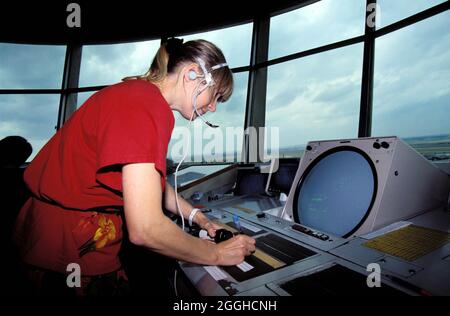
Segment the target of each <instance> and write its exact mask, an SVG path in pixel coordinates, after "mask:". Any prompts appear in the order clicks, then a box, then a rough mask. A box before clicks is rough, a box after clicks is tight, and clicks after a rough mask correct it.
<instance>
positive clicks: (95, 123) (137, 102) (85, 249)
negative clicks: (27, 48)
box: [14, 80, 174, 275]
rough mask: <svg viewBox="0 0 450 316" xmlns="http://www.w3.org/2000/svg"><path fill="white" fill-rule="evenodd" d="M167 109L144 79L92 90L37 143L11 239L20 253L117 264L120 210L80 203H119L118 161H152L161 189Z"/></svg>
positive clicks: (59, 263)
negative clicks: (51, 133)
mask: <svg viewBox="0 0 450 316" xmlns="http://www.w3.org/2000/svg"><path fill="white" fill-rule="evenodd" d="M173 125H174V117H173V113H172V111H171V109H170V107H169V104H168V103H167V102H166V101H165V99H164V98H163V96H162V95H161V93H160V91H159V89H158V88H157V87H156V86H155V85H153V84H151V83H149V82H147V81H143V80H130V81H126V82H122V83H119V84H116V85H113V86H110V87H107V88H105V89H103V90H101V91H99V92H97V93H95V94H94V95H93V96H91V97H90V98H89V99H88V100H87V101H86V102H85V104H84V105H83V106H81V107H80V108H79V109H78V110H77V111H76V112H75V113H74V114H73V115H72V117H71V118H70V119H69V120H68V121H67V122H66V124H65V125H64V127H63V128H62V129H60V130H59V131H58V132H57V133H56V134H55V135H54V136H53V137H52V138H51V139H50V141H49V142H48V143H47V144H46V145H45V146H44V147H43V148H42V150H41V151H40V152H39V154H38V155H37V156H36V157H35V158H34V160H33V161H32V163H31V164H30V165H29V166H28V168H27V170H26V172H25V181H26V183H27V185H28V186H29V188H30V190H31V192H32V194H33V195H34V197H32V198H30V199H29V200H28V201H27V202H26V204H25V205H24V206H23V208H22V210H21V211H20V214H19V216H18V220H17V223H16V227H15V234H14V236H15V239H16V242H17V244H18V245H19V246H20V250H21V254H22V258H23V260H24V261H25V262H26V263H28V264H31V265H34V266H38V267H41V268H45V269H49V270H53V271H58V272H65V271H66V268H67V265H68V264H69V263H78V264H79V265H80V267H81V273H82V274H83V275H96V274H103V273H108V272H112V271H115V270H117V269H119V268H120V262H119V259H118V256H117V254H118V252H119V249H120V244H121V239H122V228H121V227H122V221H121V218H120V216H117V215H113V214H109V213H104V212H93V211H86V210H88V209H92V208H95V207H105V206H111V207H114V206H119V207H120V206H123V199H122V172H121V167H122V166H123V165H125V164H129V163H143V162H152V163H155V167H156V169H157V170H158V171H159V173H160V174H161V186H162V188H163V189H164V184H165V176H166V155H167V147H168V143H169V140H170V135H171V133H172V129H173Z"/></svg>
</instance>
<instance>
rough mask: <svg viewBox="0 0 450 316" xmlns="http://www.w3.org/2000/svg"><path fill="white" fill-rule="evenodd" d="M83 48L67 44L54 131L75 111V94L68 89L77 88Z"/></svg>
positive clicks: (76, 94) (78, 45)
mask: <svg viewBox="0 0 450 316" xmlns="http://www.w3.org/2000/svg"><path fill="white" fill-rule="evenodd" d="M82 49H83V46H82V45H80V44H68V45H67V49H66V57H65V61H64V73H63V81H62V85H61V90H62V93H61V98H60V102H59V113H58V123H57V126H56V129H57V130H58V129H60V128H61V127H62V125H63V124H64V123H65V122H66V121H67V120H68V119H69V117H70V116H71V115H72V113H73V112H75V110H76V109H77V96H78V93H77V92H70V89H76V88H78V82H79V78H80V66H81V55H82Z"/></svg>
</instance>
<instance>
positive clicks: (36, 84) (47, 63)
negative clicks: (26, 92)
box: [0, 43, 66, 89]
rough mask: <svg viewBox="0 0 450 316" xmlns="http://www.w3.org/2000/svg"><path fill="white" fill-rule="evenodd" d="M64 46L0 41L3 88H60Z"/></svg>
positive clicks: (0, 74)
mask: <svg viewBox="0 0 450 316" xmlns="http://www.w3.org/2000/svg"><path fill="white" fill-rule="evenodd" d="M65 53H66V48H65V46H46V45H18V44H6V43H0V89H59V88H61V81H62V76H63V67H64V58H65Z"/></svg>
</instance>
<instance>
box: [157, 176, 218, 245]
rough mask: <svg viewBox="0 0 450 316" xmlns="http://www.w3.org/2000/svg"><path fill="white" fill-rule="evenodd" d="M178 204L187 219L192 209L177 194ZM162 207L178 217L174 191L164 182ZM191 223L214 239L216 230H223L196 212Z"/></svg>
mask: <svg viewBox="0 0 450 316" xmlns="http://www.w3.org/2000/svg"><path fill="white" fill-rule="evenodd" d="M178 202H179V204H180V208H181V210H182V213H183V217H184V218H186V219H188V218H189V215H190V214H191V211H192V209H193V208H194V207H193V206H192V205H191V204H190V203H189V202H188V201H186V200H185V199H183V198H182V197H181V196H180V195H179V194H178ZM164 207H165V208H166V210H168V211H170V212H172V213H174V214H176V215H180V214H179V213H178V210H177V204H176V200H175V189H174V188H173V187H172V186H171V185H170V184H169V183H168V182H166V190H165V192H164ZM193 222H194V223H196V224H197V225H198V226H200V228H203V229H205V230H207V231H208V235H210V236H211V237H214V236H215V235H216V230H217V229H220V228H223V227H220V226H219V225H217V224H216V223H214V222H212V221H211V220H209V218H208V217H206V216H205V215H204V214H203V213H202V212H197V213H196V214H195V216H194V218H193Z"/></svg>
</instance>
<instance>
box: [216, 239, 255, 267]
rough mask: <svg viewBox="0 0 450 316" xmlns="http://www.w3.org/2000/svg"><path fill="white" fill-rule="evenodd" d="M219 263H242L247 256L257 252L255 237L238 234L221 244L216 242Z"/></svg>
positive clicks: (223, 264) (226, 264) (224, 264)
mask: <svg viewBox="0 0 450 316" xmlns="http://www.w3.org/2000/svg"><path fill="white" fill-rule="evenodd" d="M216 247H217V252H218V263H217V265H220V266H231V265H236V264H240V263H242V262H243V261H244V258H245V257H246V256H249V255H251V254H252V253H254V252H255V239H253V238H251V237H248V236H245V235H237V236H234V237H233V238H230V239H228V240H226V241H223V242H221V243H219V244H216Z"/></svg>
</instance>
